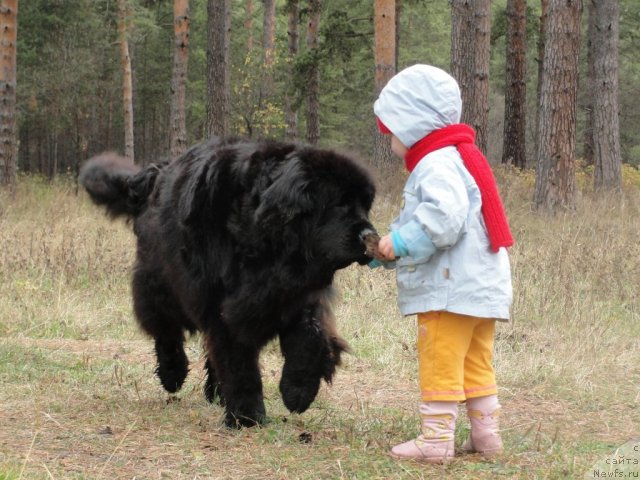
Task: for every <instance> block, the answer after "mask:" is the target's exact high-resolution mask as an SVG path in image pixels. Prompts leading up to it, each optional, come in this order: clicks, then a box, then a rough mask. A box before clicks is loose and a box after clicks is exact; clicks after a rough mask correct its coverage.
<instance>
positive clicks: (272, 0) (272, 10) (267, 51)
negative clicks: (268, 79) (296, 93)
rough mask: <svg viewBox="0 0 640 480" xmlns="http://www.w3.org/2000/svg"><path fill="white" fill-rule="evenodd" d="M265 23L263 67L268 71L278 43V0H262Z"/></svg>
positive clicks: (263, 32) (271, 65)
mask: <svg viewBox="0 0 640 480" xmlns="http://www.w3.org/2000/svg"><path fill="white" fill-rule="evenodd" d="M262 3H264V24H263V31H262V51H263V55H264V56H263V62H262V64H263V67H264V68H265V70H266V71H267V72H269V71H270V70H271V68H272V67H273V60H274V58H275V45H276V0H262Z"/></svg>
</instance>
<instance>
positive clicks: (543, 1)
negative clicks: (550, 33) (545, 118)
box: [535, 0, 549, 159]
mask: <svg viewBox="0 0 640 480" xmlns="http://www.w3.org/2000/svg"><path fill="white" fill-rule="evenodd" d="M548 21H549V0H540V30H539V31H538V58H537V59H536V61H537V62H538V83H537V85H536V132H535V158H536V159H537V158H538V151H539V150H540V142H539V141H538V140H539V139H540V129H539V125H540V105H541V103H540V97H541V92H542V77H543V76H544V46H545V41H546V37H547V23H548Z"/></svg>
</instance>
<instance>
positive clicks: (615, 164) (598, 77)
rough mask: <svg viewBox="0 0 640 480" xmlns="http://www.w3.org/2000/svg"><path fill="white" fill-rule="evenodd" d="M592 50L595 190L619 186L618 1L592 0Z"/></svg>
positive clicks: (611, 188)
mask: <svg viewBox="0 0 640 480" xmlns="http://www.w3.org/2000/svg"><path fill="white" fill-rule="evenodd" d="M589 9H590V10H591V9H593V13H594V16H595V29H594V37H593V42H592V47H593V74H594V77H593V78H594V80H593V86H594V90H593V91H592V94H591V98H592V99H593V164H594V186H595V189H596V190H602V189H604V190H619V189H620V188H621V187H622V178H621V177H622V175H621V168H622V159H621V154H620V124H619V120H618V118H619V111H620V108H619V105H618V39H619V38H618V37H619V16H620V12H619V6H618V0H597V1H595V0H591V2H590V4H589Z"/></svg>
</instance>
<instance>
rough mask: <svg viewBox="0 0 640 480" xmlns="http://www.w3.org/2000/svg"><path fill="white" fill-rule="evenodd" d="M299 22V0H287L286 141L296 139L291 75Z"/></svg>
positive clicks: (292, 74)
mask: <svg viewBox="0 0 640 480" xmlns="http://www.w3.org/2000/svg"><path fill="white" fill-rule="evenodd" d="M299 23H300V1H299V0H288V1H287V37H288V58H287V74H288V76H289V85H290V87H289V88H288V91H287V92H285V98H284V102H285V107H284V109H285V113H284V115H285V124H286V128H285V133H284V137H285V140H287V141H290V142H292V141H295V140H297V139H298V111H297V108H296V102H295V98H294V89H293V88H292V87H291V85H293V84H294V82H293V76H294V74H295V72H294V63H295V60H296V57H297V56H298V50H299V32H298V25H299Z"/></svg>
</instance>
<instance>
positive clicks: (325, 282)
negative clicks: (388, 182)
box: [80, 138, 375, 426]
mask: <svg viewBox="0 0 640 480" xmlns="http://www.w3.org/2000/svg"><path fill="white" fill-rule="evenodd" d="M80 182H81V183H82V185H83V186H84V187H85V188H86V189H87V191H88V192H89V194H90V196H91V198H92V199H93V200H94V201H95V202H96V203H98V204H100V205H104V206H105V207H106V208H107V211H108V212H109V213H110V214H111V215H112V216H114V217H115V216H120V215H124V216H128V217H130V218H133V220H134V222H133V227H134V232H135V234H136V236H137V237H138V248H137V260H136V264H135V268H134V272H133V301H134V309H135V313H136V317H137V319H138V322H139V323H140V325H141V327H142V328H143V329H144V331H146V332H147V333H148V334H149V335H151V336H152V337H153V338H154V339H155V350H156V354H157V359H158V365H157V374H158V377H159V378H160V381H161V382H162V385H163V386H164V388H165V389H166V390H167V391H169V392H176V391H177V390H178V389H180V387H181V386H182V383H183V382H184V379H185V377H186V375H187V372H188V360H187V357H186V355H185V352H184V348H183V342H184V338H185V337H184V333H185V331H189V332H192V333H193V332H195V331H200V332H202V333H203V335H204V340H205V342H204V343H205V348H206V350H207V352H206V353H207V361H206V370H207V373H208V376H207V383H206V387H205V395H206V397H207V399H208V400H209V401H214V399H215V398H216V397H219V399H220V401H221V403H222V404H223V405H225V406H226V411H227V414H226V419H225V422H226V424H227V425H228V426H240V425H242V426H249V425H254V424H256V423H261V422H262V421H263V420H264V418H265V408H264V402H263V396H262V381H261V378H260V371H259V366H258V356H259V353H260V350H261V349H262V347H264V345H265V344H266V343H267V342H268V341H269V340H271V339H273V338H274V337H276V336H279V338H280V348H281V350H282V354H283V355H284V358H285V362H284V367H283V371H282V378H281V380H280V392H281V394H282V398H283V400H284V403H285V405H286V407H287V408H288V409H289V410H290V411H292V412H303V411H305V410H306V409H307V408H308V407H309V405H310V404H311V402H312V401H313V400H314V399H315V397H316V394H317V392H318V388H319V386H320V380H321V379H322V378H324V379H325V381H327V382H330V381H331V378H332V376H333V374H334V372H335V368H336V365H339V364H340V354H341V352H343V351H344V350H345V348H346V343H345V342H344V341H343V340H342V339H341V338H340V337H339V336H338V335H337V333H336V329H335V321H334V318H333V316H332V312H331V305H330V300H331V284H332V281H333V277H334V274H335V272H336V271H337V270H339V269H341V268H344V267H346V266H348V265H350V264H352V263H353V262H358V263H360V264H365V263H367V262H369V261H370V258H369V257H367V256H366V255H365V253H364V252H365V246H364V244H363V242H364V240H365V237H368V238H367V240H369V239H370V238H369V237H371V236H375V232H374V230H373V227H372V225H371V224H370V223H369V220H368V213H369V209H370V208H371V203H372V202H373V198H374V186H373V183H372V181H371V178H370V177H369V175H368V174H367V172H366V171H365V170H364V169H363V168H362V167H361V166H359V165H358V164H357V163H356V162H354V161H353V160H352V159H350V158H348V157H346V156H344V155H340V154H337V153H334V152H332V151H327V150H319V149H315V148H311V147H305V146H300V145H292V144H282V143H271V142H260V143H251V142H244V141H238V140H220V139H217V138H212V139H211V140H209V141H208V142H205V143H202V144H200V145H197V146H195V147H193V148H191V150H189V151H188V152H187V153H186V154H185V155H183V156H182V157H180V158H179V159H177V160H175V161H173V162H170V163H165V164H161V165H157V166H156V165H152V166H150V167H147V168H145V169H143V170H140V169H139V168H138V167H135V166H133V165H131V164H130V163H128V162H127V161H126V160H125V159H123V158H120V157H117V156H116V155H114V154H104V155H101V156H98V157H95V158H93V159H91V160H89V161H88V162H87V164H86V165H85V166H84V167H83V169H82V172H81V175H80Z"/></svg>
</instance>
